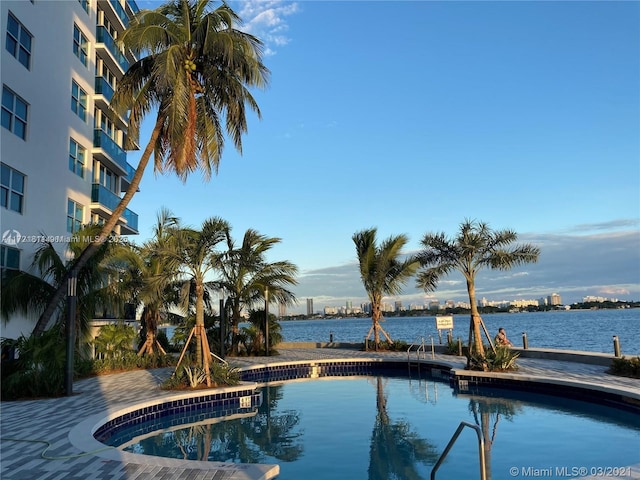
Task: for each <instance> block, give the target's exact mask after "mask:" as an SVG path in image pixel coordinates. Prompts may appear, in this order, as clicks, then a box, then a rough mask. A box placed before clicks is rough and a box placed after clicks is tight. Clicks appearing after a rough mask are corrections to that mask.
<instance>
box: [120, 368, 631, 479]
mask: <svg viewBox="0 0 640 480" xmlns="http://www.w3.org/2000/svg"><path fill="white" fill-rule="evenodd" d="M461 421H466V422H470V423H473V424H477V425H479V426H480V427H481V428H482V431H483V436H484V438H485V454H486V459H487V465H488V467H489V470H490V476H489V478H494V479H505V478H526V477H531V476H543V477H544V478H567V477H569V476H573V477H575V476H578V475H577V473H584V475H585V476H586V475H587V474H591V473H594V472H596V470H595V469H598V468H603V469H604V468H611V469H613V468H618V467H622V468H626V467H628V466H630V465H633V464H636V463H639V462H640V416H639V415H636V414H633V413H630V412H625V411H622V410H617V409H614V408H609V407H603V406H599V405H595V404H590V403H586V402H581V401H578V400H565V399H562V398H556V397H551V396H546V395H537V394H532V393H522V392H516V391H507V390H496V389H491V390H489V389H485V390H478V391H474V392H473V393H460V392H456V391H454V390H453V389H451V388H450V387H449V385H448V383H444V382H441V381H439V380H432V379H429V380H424V379H410V378H400V377H389V376H372V377H328V378H323V379H316V380H305V381H300V380H298V381H291V382H285V383H280V384H277V385H270V386H266V387H263V388H262V404H261V405H260V406H259V407H258V408H257V409H256V410H255V411H254V412H251V413H244V414H242V415H239V416H238V418H235V419H229V420H226V421H221V419H220V418H214V419H210V420H203V421H199V422H197V423H194V424H190V425H186V426H184V427H183V428H179V429H171V430H166V429H165V430H164V431H157V432H155V433H152V434H147V435H145V436H144V437H140V438H134V439H132V440H131V441H130V442H128V443H127V444H126V447H124V450H126V451H129V452H133V453H140V454H147V455H156V456H163V457H170V458H183V459H192V460H209V461H223V462H237V463H269V464H273V463H277V464H279V465H280V475H279V476H278V479H279V480H297V479H303V478H304V477H309V478H313V479H342V478H345V479H347V478H348V479H350V480H360V479H362V480H364V479H367V480H373V479H376V480H387V479H428V478H429V475H430V472H431V469H432V467H433V465H434V464H435V462H436V461H437V459H438V457H439V456H440V454H441V453H442V451H443V450H444V448H445V446H446V445H447V443H448V442H449V440H450V438H451V436H452V435H453V433H454V432H455V430H456V428H457V427H458V424H459V423H460V422H461ZM579 469H581V470H579ZM585 469H586V470H585ZM437 478H438V479H447V478H449V479H454V478H455V479H459V478H478V442H477V436H476V433H475V432H474V431H473V430H471V429H465V430H464V431H463V432H462V434H461V435H460V437H459V439H458V441H457V442H456V443H455V445H454V447H453V448H452V450H451V452H450V453H449V455H448V457H447V460H446V461H445V463H444V464H443V465H442V466H441V467H440V470H439V471H438V477H437Z"/></svg>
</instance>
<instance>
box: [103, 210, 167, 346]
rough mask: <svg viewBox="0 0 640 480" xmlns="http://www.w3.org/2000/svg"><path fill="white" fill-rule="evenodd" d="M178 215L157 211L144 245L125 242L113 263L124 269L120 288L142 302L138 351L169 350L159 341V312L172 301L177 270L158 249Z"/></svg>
mask: <svg viewBox="0 0 640 480" xmlns="http://www.w3.org/2000/svg"><path fill="white" fill-rule="evenodd" d="M177 224H178V219H177V218H176V217H174V216H173V214H172V213H171V212H170V211H169V210H168V209H166V208H162V209H161V210H160V211H159V212H158V215H157V220H156V224H155V226H154V229H153V237H152V238H151V239H150V240H149V241H147V242H145V243H144V244H143V245H142V246H137V245H133V244H130V243H125V244H123V245H122V246H120V248H119V249H118V250H117V253H116V254H115V255H114V256H113V258H112V263H114V264H115V266H116V268H118V267H119V269H120V271H121V275H120V282H118V286H119V289H120V290H121V291H122V294H123V295H127V296H128V298H129V299H131V302H132V303H133V304H134V305H135V306H136V308H137V307H139V306H142V307H143V310H142V315H141V318H140V322H141V323H142V330H141V336H142V341H143V343H142V345H141V346H140V349H139V351H138V355H144V354H148V355H155V354H156V353H157V352H160V353H162V354H164V353H166V351H165V348H164V347H163V346H162V345H161V344H160V343H159V342H158V340H157V335H158V324H159V323H160V315H161V312H162V311H163V310H164V311H166V310H168V308H169V307H170V306H171V304H172V297H171V292H172V290H171V287H172V286H173V282H174V281H175V276H176V274H177V270H176V269H175V268H174V269H173V270H172V268H171V265H170V264H169V262H168V261H167V260H166V258H165V257H164V256H163V255H161V254H160V253H159V252H160V251H162V249H163V248H165V247H166V243H167V239H168V235H169V232H170V229H171V228H173V227H176V226H177Z"/></svg>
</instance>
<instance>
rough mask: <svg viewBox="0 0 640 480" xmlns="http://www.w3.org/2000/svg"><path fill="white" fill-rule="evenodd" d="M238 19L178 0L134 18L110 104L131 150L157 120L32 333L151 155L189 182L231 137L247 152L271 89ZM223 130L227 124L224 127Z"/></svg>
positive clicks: (224, 9) (112, 222)
mask: <svg viewBox="0 0 640 480" xmlns="http://www.w3.org/2000/svg"><path fill="white" fill-rule="evenodd" d="M240 23H241V19H240V17H238V15H237V14H236V13H235V12H234V11H233V10H232V9H231V8H229V6H228V5H227V4H226V3H222V5H220V6H218V7H217V8H212V1H211V0H173V1H170V2H168V3H166V4H164V5H162V6H160V7H158V8H157V9H155V10H141V11H140V12H138V13H137V14H136V15H135V16H134V17H133V18H131V19H130V21H129V25H128V27H127V29H126V30H125V31H124V32H123V33H122V35H120V37H119V38H118V42H119V44H120V46H121V47H122V48H123V49H124V50H125V51H130V52H132V53H133V54H134V55H135V56H136V57H137V58H139V60H138V61H136V62H134V63H133V64H132V65H131V66H130V67H129V69H128V70H127V72H126V73H125V75H124V76H123V77H122V79H120V81H119V82H118V85H117V88H116V91H115V93H114V96H113V98H112V102H111V106H112V107H113V109H114V111H115V112H116V113H118V114H121V115H125V116H127V118H128V129H127V135H126V140H127V142H126V145H125V148H127V149H132V148H137V145H138V143H139V137H140V128H141V125H142V122H143V119H144V118H145V117H146V115H147V114H148V113H150V112H151V111H155V112H156V119H155V122H154V124H153V125H154V126H153V130H152V132H151V136H150V138H149V142H148V143H147V146H146V147H145V149H144V150H143V153H142V155H141V157H140V160H139V162H138V166H137V168H136V172H135V174H134V175H133V178H132V179H131V183H130V184H129V188H128V189H127V191H126V193H125V195H124V196H123V197H122V199H121V200H120V202H119V204H118V205H117V207H116V208H115V209H114V210H113V212H112V214H111V217H109V219H108V220H107V221H106V222H105V223H104V225H103V228H102V230H101V231H100V234H99V235H98V237H97V240H96V241H94V242H92V243H90V244H89V245H88V246H87V248H85V250H84V251H83V252H82V254H81V255H80V256H78V257H77V258H76V260H75V262H74V264H73V266H72V268H71V270H70V271H69V272H68V273H67V274H66V275H65V277H64V278H63V279H62V281H61V283H60V286H58V288H57V289H56V291H55V294H54V295H53V297H52V298H51V300H50V301H49V302H48V304H47V308H46V309H45V310H44V312H43V313H42V315H40V318H39V319H38V322H37V324H36V326H35V328H34V330H33V332H34V333H35V334H36V335H40V334H42V332H44V330H46V328H47V326H48V324H49V322H50V319H51V317H52V316H53V314H54V312H55V310H56V308H57V306H58V304H59V303H60V302H61V301H62V299H63V298H64V296H65V293H66V281H67V278H68V277H70V276H71V275H72V274H76V273H77V272H78V271H79V270H80V269H82V267H83V266H84V265H85V263H86V262H88V261H89V259H90V258H91V257H92V256H93V255H94V254H95V253H96V251H97V250H98V249H99V247H100V245H101V244H102V243H104V242H105V241H106V239H107V238H108V236H109V235H111V234H112V232H113V231H114V229H115V227H116V224H117V222H118V220H119V219H120V217H121V216H122V214H123V213H124V210H125V208H126V207H127V205H128V204H129V202H130V201H131V198H132V197H133V195H134V194H135V192H136V191H137V190H138V187H139V185H140V181H141V179H142V175H143V173H144V170H145V168H146V167H147V164H148V163H149V159H150V158H151V154H152V153H153V155H154V169H155V171H156V172H165V171H173V172H175V173H176V174H177V175H178V177H180V178H181V179H182V180H183V181H186V178H187V177H188V175H189V174H190V173H191V172H193V171H195V170H198V169H199V170H201V171H202V172H203V173H204V177H205V179H208V178H209V177H210V175H211V173H212V172H216V171H217V168H218V164H219V161H220V158H221V154H222V151H223V146H224V139H225V135H224V133H225V132H226V133H227V135H228V136H229V137H230V138H231V140H232V141H233V143H234V145H235V147H236V149H237V150H238V151H239V152H242V135H243V134H244V133H246V132H247V120H246V115H245V114H246V109H247V107H248V108H249V109H251V110H253V111H254V112H255V113H256V114H257V115H258V117H260V110H259V108H258V105H257V103H256V101H255V99H254V98H253V96H252V95H251V93H250V91H249V89H250V88H263V87H264V86H266V84H267V79H268V73H269V72H268V69H267V68H266V67H265V65H264V64H263V62H262V43H261V42H260V40H258V39H257V38H256V37H254V36H252V35H250V34H248V33H245V32H242V31H240V30H238V29H237V28H236V26H237V25H239V24H240ZM223 125H224V126H223Z"/></svg>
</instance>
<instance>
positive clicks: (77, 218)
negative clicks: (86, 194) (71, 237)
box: [67, 200, 84, 233]
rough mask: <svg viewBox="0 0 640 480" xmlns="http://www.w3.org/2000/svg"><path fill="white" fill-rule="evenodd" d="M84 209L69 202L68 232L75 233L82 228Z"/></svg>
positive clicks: (77, 204)
mask: <svg viewBox="0 0 640 480" xmlns="http://www.w3.org/2000/svg"><path fill="white" fill-rule="evenodd" d="M83 216H84V207H83V206H82V205H80V204H79V203H76V202H74V201H73V200H67V232H69V233H75V232H77V231H78V230H80V228H81V227H82V217H83Z"/></svg>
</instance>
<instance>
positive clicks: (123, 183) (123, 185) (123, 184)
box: [120, 162, 140, 192]
mask: <svg viewBox="0 0 640 480" xmlns="http://www.w3.org/2000/svg"><path fill="white" fill-rule="evenodd" d="M135 174H136V167H134V166H132V165H131V164H129V162H127V174H126V175H125V176H122V177H120V190H121V191H122V192H126V191H127V188H129V185H131V182H132V181H133V176H134V175H135ZM137 191H138V192H139V191H140V189H138V190H137Z"/></svg>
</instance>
